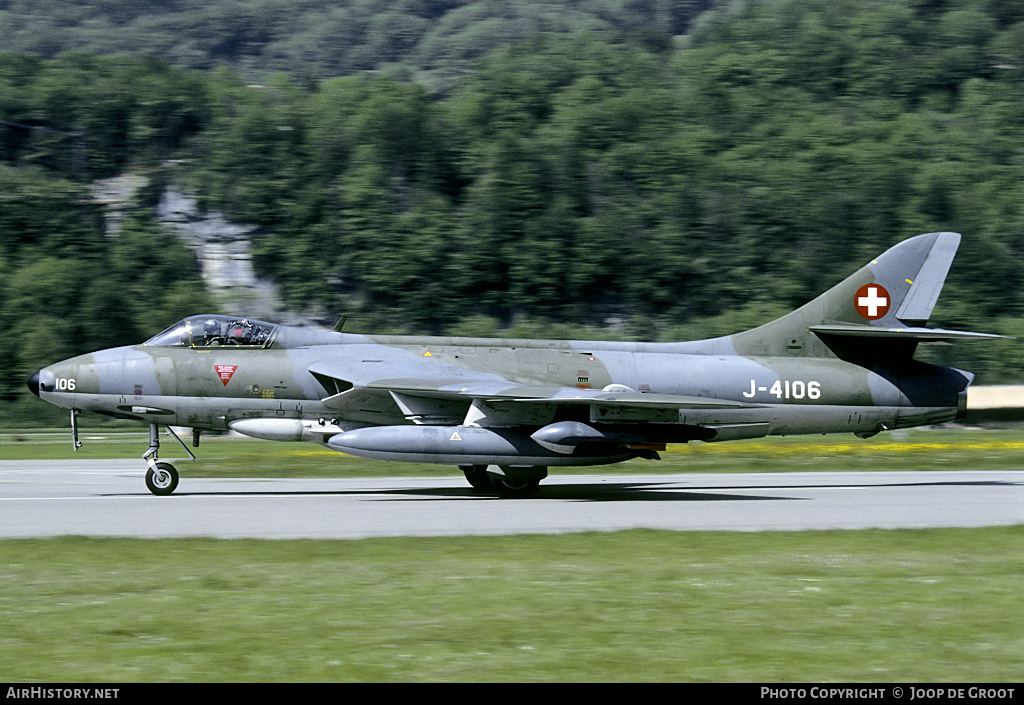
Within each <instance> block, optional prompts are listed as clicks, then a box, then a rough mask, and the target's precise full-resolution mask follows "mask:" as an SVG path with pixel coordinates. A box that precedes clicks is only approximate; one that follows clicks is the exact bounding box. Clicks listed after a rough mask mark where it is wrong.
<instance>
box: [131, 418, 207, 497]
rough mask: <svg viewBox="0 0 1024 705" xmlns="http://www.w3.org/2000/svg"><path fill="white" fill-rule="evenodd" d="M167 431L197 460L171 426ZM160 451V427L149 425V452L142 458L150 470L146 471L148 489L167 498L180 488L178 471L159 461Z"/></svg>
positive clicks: (153, 424)
mask: <svg viewBox="0 0 1024 705" xmlns="http://www.w3.org/2000/svg"><path fill="white" fill-rule="evenodd" d="M167 431H168V433H170V434H171V435H172V436H174V440H176V441H177V442H178V443H181V447H182V448H184V449H185V452H186V453H188V455H189V457H190V458H192V460H195V459H196V456H195V455H193V453H192V451H190V450H189V449H188V447H187V446H186V445H185V444H184V443H182V442H181V439H180V438H178V434H176V433H175V432H174V431H173V430H171V427H170V426H168V427H167ZM159 449H160V427H159V426H158V425H157V424H155V423H151V424H150V425H149V450H147V451H146V452H145V453H144V454H143V456H142V459H143V460H145V461H146V462H147V463H149V470H147V471H146V487H148V488H149V491H150V492H152V493H153V494H155V495H160V496H166V495H169V494H171V493H172V492H174V490H175V488H177V486H178V470H177V469H176V468H175V467H174V466H173V465H171V464H170V463H166V462H162V461H160V460H158V459H157V452H158V451H159Z"/></svg>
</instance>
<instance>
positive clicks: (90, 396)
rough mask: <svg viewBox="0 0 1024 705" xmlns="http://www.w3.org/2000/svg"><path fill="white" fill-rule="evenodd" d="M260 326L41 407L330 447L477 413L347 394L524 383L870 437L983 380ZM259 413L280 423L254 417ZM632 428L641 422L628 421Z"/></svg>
mask: <svg viewBox="0 0 1024 705" xmlns="http://www.w3.org/2000/svg"><path fill="white" fill-rule="evenodd" d="M193 325H197V324H196V323H194V322H193ZM260 325H263V326H265V327H266V330H267V334H266V336H265V337H264V338H262V339H260V340H259V342H258V344H236V345H231V344H218V343H216V342H213V343H210V344H206V343H205V342H203V341H201V340H199V336H198V335H195V334H193V335H192V336H191V337H190V338H188V339H181V338H175V337H174V336H170V338H168V337H167V336H165V337H163V338H161V337H160V336H157V337H156V338H154V339H153V340H151V341H149V342H147V343H145V344H142V345H132V346H125V347H118V348H112V349H108V350H102V351H99V352H95V353H91V354H87V355H81V356H79V357H74V358H71V359H69V360H65V361H63V362H59V363H56V364H54V365H51V366H49V367H46V368H44V369H42V370H40V371H39V372H38V373H37V374H36V375H34V376H33V382H32V383H30V386H31V387H33V391H36V392H37V393H38V395H39V396H40V397H41V398H43V399H45V400H46V401H49V402H51V403H53V404H56V405H58V406H61V407H64V408H68V409H80V410H84V411H93V412H97V413H100V414H106V415H111V416H116V417H120V418H127V419H135V420H138V421H142V422H147V423H158V424H163V425H176V426H187V427H191V428H195V429H202V430H227V429H229V428H232V427H235V426H238V427H240V430H242V432H246V429H248V430H250V431H253V433H252V434H251V435H257V436H260V437H267V438H274V439H280V440H313V441H318V442H326V440H327V438H329V436H330V435H331V433H338V432H340V431H347V430H351V429H355V428H362V427H366V426H401V425H416V424H419V425H444V426H450V425H460V424H463V422H464V421H465V418H464V415H465V408H463V407H460V406H458V405H455V406H453V407H452V408H451V410H450V412H448V413H447V415H446V414H445V413H439V414H435V415H434V416H433V417H431V418H427V419H426V420H424V416H423V415H419V417H418V418H417V415H416V414H410V413H409V409H407V408H403V407H402V405H401V404H400V403H399V404H396V403H395V402H394V400H393V399H392V398H391V397H390V396H389V395H388V394H384V393H381V394H374V395H364V398H363V399H361V400H360V401H359V403H356V404H347V405H339V404H337V403H332V402H331V399H332V398H336V399H337V398H344V397H345V392H351V391H352V390H353V389H357V390H358V389H359V388H363V387H367V386H373V385H376V386H381V383H382V381H388V380H396V381H397V382H396V385H395V386H399V387H400V386H402V385H401V381H403V380H410V379H417V380H418V379H431V378H437V379H441V380H455V382H457V381H458V379H459V378H460V376H465V377H466V378H469V379H472V380H474V381H479V380H488V379H492V378H493V380H494V381H495V384H499V385H501V384H505V385H506V386H507V385H508V384H510V383H511V384H515V385H520V386H522V387H524V388H531V387H544V388H547V387H561V388H578V389H581V390H599V389H609V390H615V389H628V390H631V391H635V392H639V393H642V394H652V395H674V396H681V397H692V398H699V399H706V400H723V401H728V402H737V403H739V404H742V406H738V407H736V408H713V407H712V408H680V409H678V410H676V411H675V412H663V413H661V414H660V415H657V416H656V417H655V418H654V419H653V420H654V421H656V422H658V423H659V424H663V425H664V424H679V425H682V426H686V427H690V426H695V427H716V426H721V427H726V426H735V427H736V428H737V429H744V427H746V428H745V430H740V431H737V432H734V433H733V435H732V436H730V433H729V432H728V431H726V432H725V433H723V434H721V435H720V437H719V438H717V440H724V439H726V438H729V437H750V436H761V435H769V434H776V435H788V434H803V433H839V432H853V433H862V434H867V433H873V432H876V431H878V430H882V429H891V428H899V427H905V426H916V425H921V424H932V423H941V422H944V421H950V420H953V419H954V418H956V417H957V416H958V415H960V414H962V413H963V411H964V407H965V400H966V389H967V386H968V385H969V384H970V381H971V375H970V374H969V373H965V372H961V371H958V370H954V369H951V368H943V367H936V366H933V365H928V364H924V363H921V362H916V361H913V360H910V361H907V362H905V363H903V364H901V365H899V366H894V367H889V368H884V367H875V368H873V369H867V368H866V367H864V366H861V365H857V364H853V363H850V362H846V361H843V360H841V359H838V358H834V357H833V358H807V357H800V356H788V357H787V356H756V355H740V354H737V353H736V352H735V351H734V350H730V349H729V348H730V342H729V338H718V339H714V340H708V341H696V342H689V343H671V344H655V343H621V342H619V343H616V342H600V341H553V340H551V341H546V340H540V341H538V340H506V339H480V338H441V337H398V336H394V337H387V336H381V337H369V336H363V335H354V334H343V333H334V332H328V331H322V330H313V329H305V328H289V327H284V326H271V325H269V324H260ZM350 396H351V395H350ZM428 396H429V395H428ZM467 404H468V402H467ZM545 413H546V412H544V411H543V410H542V411H541V412H539V413H537V414H536V415H535V416H526V417H523V418H515V419H512V420H511V421H509V422H508V423H507V424H504V425H507V426H509V427H513V426H523V427H526V428H539V427H542V426H544V425H545V424H547V423H550V422H552V421H553V420H557V419H556V418H554V417H552V418H548V417H546V416H545ZM257 419H262V420H267V421H265V422H264V423H262V424H260V423H254V422H253V421H252V420H257ZM645 420H648V421H649V420H652V419H645ZM613 421H616V419H611V418H610V419H608V422H613ZM620 421H621V422H622V423H637V421H638V420H637V419H632V418H630V417H629V416H628V413H627V414H626V416H625V418H623V419H621V420H620ZM246 422H248V425H247V423H246ZM494 425H497V426H501V425H503V424H501V423H497V424H494ZM755 425H756V426H755ZM261 431H262V432H261ZM679 440H686V438H685V437H684V436H681V437H680V438H679Z"/></svg>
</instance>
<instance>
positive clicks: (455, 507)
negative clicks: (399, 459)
mask: <svg viewBox="0 0 1024 705" xmlns="http://www.w3.org/2000/svg"><path fill="white" fill-rule="evenodd" d="M54 465H55V463H54V462H53V461H0V537H30V536H37V537H38V536H61V535H82V536H136V537H150V538H156V537H175V536H211V537H221V538H242V537H251V538H267V539H286V538H344V539H350V538H365V537H371V536H448V535H469V534H478V535H486V534H515V533H562V532H572V531H616V530H620V529H630V528H649V529H670V530H677V531H691V530H732V531H765V530H787V531H788V530H803V529H862V528H887V529H888V528H921V527H952V526H964V527H967V526H998V525H1012V524H1022V523H1024V472H1016V471H1015V472H972V471H955V472H948V471H936V472H901V473H887V472H879V473H781V474H742V475H736V474H682V475H585V476H584V475H563V476H557V475H555V476H552V477H549V478H548V479H547V480H545V481H544V483H542V485H541V490H540V492H539V493H538V494H537V495H536V496H535V497H532V498H529V499H514V500H510V499H499V498H497V497H495V496H490V495H481V494H478V493H476V492H474V491H473V490H472V489H471V488H470V487H469V485H468V484H467V483H466V482H465V480H464V479H462V478H461V477H459V478H455V477H424V478H401V477H399V478H395V477H381V478H373V479H331V478H321V479H244V480H243V479H201V478H190V477H188V476H187V475H185V476H183V477H182V480H181V484H179V485H178V489H177V491H176V492H175V493H174V494H173V495H172V496H170V497H156V496H154V495H152V494H150V493H149V491H148V490H147V489H146V487H145V483H144V482H143V470H142V468H141V467H140V463H139V461H136V460H127V461H120V460H103V461H72V462H66V463H62V465H63V467H62V468H60V469H55V468H54Z"/></svg>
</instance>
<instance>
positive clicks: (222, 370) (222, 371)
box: [213, 365, 238, 387]
mask: <svg viewBox="0 0 1024 705" xmlns="http://www.w3.org/2000/svg"><path fill="white" fill-rule="evenodd" d="M213 369H215V370H216V371H217V376H218V377H220V381H221V382H223V383H224V386H225V387H226V386H228V382H230V381H231V375H233V374H235V370H237V369H238V365H214V366H213Z"/></svg>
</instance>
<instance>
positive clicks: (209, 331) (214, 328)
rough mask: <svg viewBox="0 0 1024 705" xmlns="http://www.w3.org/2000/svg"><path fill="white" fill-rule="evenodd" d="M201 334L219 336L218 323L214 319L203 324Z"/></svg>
mask: <svg viewBox="0 0 1024 705" xmlns="http://www.w3.org/2000/svg"><path fill="white" fill-rule="evenodd" d="M203 332H204V333H206V335H220V322H219V321H218V320H217V319H216V318H210V319H208V320H207V321H206V323H204V324H203Z"/></svg>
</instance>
